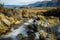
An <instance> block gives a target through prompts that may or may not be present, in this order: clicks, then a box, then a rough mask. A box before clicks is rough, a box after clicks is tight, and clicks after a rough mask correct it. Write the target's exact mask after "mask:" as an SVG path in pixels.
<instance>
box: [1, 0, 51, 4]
mask: <svg viewBox="0 0 60 40" xmlns="http://www.w3.org/2000/svg"><path fill="white" fill-rule="evenodd" d="M37 1H40V2H41V1H51V0H0V4H3V3H4V5H27V4H31V3H35V2H37Z"/></svg>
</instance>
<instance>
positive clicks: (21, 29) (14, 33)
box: [1, 19, 34, 40]
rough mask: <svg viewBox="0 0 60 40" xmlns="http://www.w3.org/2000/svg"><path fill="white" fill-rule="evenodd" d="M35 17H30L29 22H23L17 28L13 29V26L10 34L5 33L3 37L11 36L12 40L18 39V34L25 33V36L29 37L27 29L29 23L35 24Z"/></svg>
mask: <svg viewBox="0 0 60 40" xmlns="http://www.w3.org/2000/svg"><path fill="white" fill-rule="evenodd" d="M33 21H34V19H30V20H28V22H26V23H23V24H22V25H21V26H19V27H18V28H17V29H15V30H14V29H13V28H11V33H9V34H8V35H3V36H2V37H1V38H11V39H12V40H18V39H17V36H18V35H19V34H23V35H24V36H25V37H28V35H27V31H28V30H29V29H28V25H30V24H33Z"/></svg>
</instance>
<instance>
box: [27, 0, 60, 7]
mask: <svg viewBox="0 0 60 40" xmlns="http://www.w3.org/2000/svg"><path fill="white" fill-rule="evenodd" d="M28 6H32V7H42V6H46V7H48V6H60V1H57V2H53V1H43V2H36V3H33V4H29V5H28Z"/></svg>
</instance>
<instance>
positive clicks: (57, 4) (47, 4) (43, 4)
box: [4, 1, 60, 8]
mask: <svg viewBox="0 0 60 40" xmlns="http://www.w3.org/2000/svg"><path fill="white" fill-rule="evenodd" d="M24 6H31V7H44V6H45V7H48V6H49V7H51V6H53V7H55V6H60V1H57V2H53V1H43V2H36V3H32V4H28V5H4V7H5V8H14V7H16V8H20V7H24Z"/></svg>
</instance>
